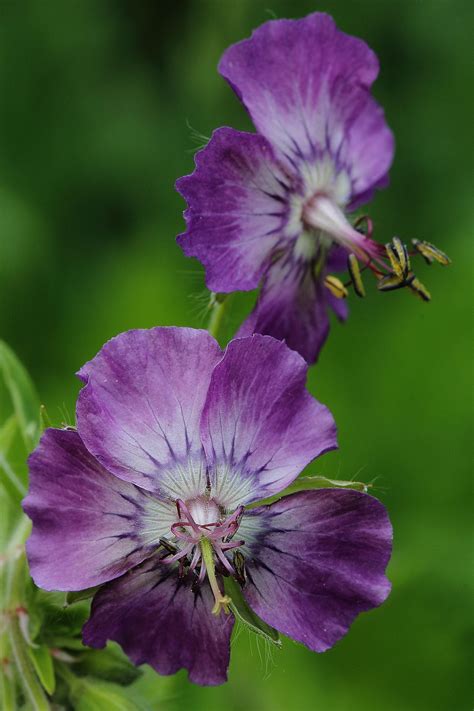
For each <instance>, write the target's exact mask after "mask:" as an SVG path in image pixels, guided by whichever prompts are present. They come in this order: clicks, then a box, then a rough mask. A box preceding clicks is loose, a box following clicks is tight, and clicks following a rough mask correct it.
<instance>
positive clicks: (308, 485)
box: [248, 476, 372, 509]
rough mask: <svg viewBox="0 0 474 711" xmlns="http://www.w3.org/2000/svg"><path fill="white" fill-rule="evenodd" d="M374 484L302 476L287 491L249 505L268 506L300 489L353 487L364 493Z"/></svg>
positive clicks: (250, 507) (253, 506) (254, 506)
mask: <svg viewBox="0 0 474 711" xmlns="http://www.w3.org/2000/svg"><path fill="white" fill-rule="evenodd" d="M371 486H372V484H366V483H365V482H363V481H344V480H343V479H328V478H327V477H325V476H300V477H298V479H296V480H295V481H294V482H293V484H290V486H288V487H287V488H286V489H285V491H281V492H280V493H279V494H275V495H274V496H269V497H268V498H267V499H263V500H262V501H257V502H255V503H254V504H250V506H248V508H249V509H254V508H256V507H257V506H266V505H268V504H272V503H274V502H275V501H278V500H279V499H281V498H282V497H283V496H289V495H290V494H297V493H298V492H299V491H311V490H313V489H331V488H332V489H334V488H336V489H353V490H354V491H362V492H363V493H364V494H366V493H367V491H368V490H369V489H370V488H371Z"/></svg>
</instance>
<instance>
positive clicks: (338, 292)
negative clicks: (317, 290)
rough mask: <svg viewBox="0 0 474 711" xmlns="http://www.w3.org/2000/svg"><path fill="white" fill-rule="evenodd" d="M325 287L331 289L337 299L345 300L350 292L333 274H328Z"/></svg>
mask: <svg viewBox="0 0 474 711" xmlns="http://www.w3.org/2000/svg"><path fill="white" fill-rule="evenodd" d="M324 286H325V287H327V288H328V289H329V291H330V292H331V294H332V295H333V296H335V297H336V299H345V298H346V296H347V294H348V291H347V289H346V287H345V286H344V284H343V283H342V281H340V279H338V278H337V277H335V276H333V275H332V274H328V276H327V277H325V279H324Z"/></svg>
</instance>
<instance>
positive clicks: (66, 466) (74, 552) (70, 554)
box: [23, 429, 176, 590]
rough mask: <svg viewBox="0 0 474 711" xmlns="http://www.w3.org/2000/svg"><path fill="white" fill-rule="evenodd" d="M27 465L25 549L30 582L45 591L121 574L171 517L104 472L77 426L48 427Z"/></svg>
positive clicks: (142, 554) (166, 509)
mask: <svg viewBox="0 0 474 711" xmlns="http://www.w3.org/2000/svg"><path fill="white" fill-rule="evenodd" d="M29 467H30V487H29V492H28V495H27V497H26V498H25V500H24V502H23V508H24V510H25V512H26V513H27V514H28V516H29V517H30V518H31V520H32V521H33V531H32V533H31V536H30V538H29V539H28V542H27V546H26V548H27V554H28V561H29V564H30V570H31V575H32V577H33V580H34V581H35V583H36V584H37V585H39V587H41V588H45V589H46V590H83V589H84V588H88V587H92V586H94V585H98V584H100V583H103V582H105V581H107V580H112V578H116V577H117V576H119V575H122V574H123V573H125V572H126V571H127V570H129V569H130V568H131V567H133V566H134V565H136V564H137V563H139V562H141V561H142V560H144V558H146V557H147V556H148V555H150V554H151V552H152V551H153V550H154V549H156V547H157V545H158V539H159V538H160V536H162V535H164V534H165V533H166V532H168V531H169V529H170V525H171V523H172V522H173V521H174V520H176V513H175V511H174V510H172V509H171V507H170V506H169V505H168V504H165V503H162V502H160V501H158V500H156V499H153V498H152V497H150V495H149V494H147V493H146V492H144V491H141V490H140V489H138V488H137V487H136V486H134V485H133V484H127V483H125V482H123V481H121V480H120V479H118V478H117V477H115V476H114V475H113V474H110V473H109V472H108V471H106V470H105V469H104V468H103V467H102V466H101V465H100V464H99V462H97V460H96V459H94V457H92V455H91V454H89V452H88V451H87V450H86V448H85V447H84V445H83V443H82V441H81V438H80V437H79V435H78V434H77V432H73V431H67V430H55V429H49V430H46V432H45V433H44V435H43V437H42V438H41V442H40V444H39V445H38V447H37V448H36V450H35V451H34V452H33V454H32V455H31V456H30V459H29Z"/></svg>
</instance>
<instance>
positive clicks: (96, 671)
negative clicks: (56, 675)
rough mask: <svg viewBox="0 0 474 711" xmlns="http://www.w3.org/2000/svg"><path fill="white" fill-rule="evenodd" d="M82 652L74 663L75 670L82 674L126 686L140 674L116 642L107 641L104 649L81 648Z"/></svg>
mask: <svg viewBox="0 0 474 711" xmlns="http://www.w3.org/2000/svg"><path fill="white" fill-rule="evenodd" d="M83 652H84V653H83V654H82V655H81V656H80V658H79V661H78V662H77V664H75V665H74V666H75V671H77V673H78V674H80V675H84V676H93V677H98V678H99V679H104V680H105V681H113V682H114V683H116V684H120V685H121V686H128V685H129V684H131V683H132V682H133V681H135V679H138V677H139V676H140V675H141V671H140V670H139V669H137V667H136V666H134V665H133V664H132V663H131V662H130V660H129V659H128V657H126V656H125V654H124V653H123V652H122V650H121V649H120V647H119V646H118V645H116V644H113V643H109V644H108V645H107V647H106V648H105V649H88V648H87V647H86V648H83Z"/></svg>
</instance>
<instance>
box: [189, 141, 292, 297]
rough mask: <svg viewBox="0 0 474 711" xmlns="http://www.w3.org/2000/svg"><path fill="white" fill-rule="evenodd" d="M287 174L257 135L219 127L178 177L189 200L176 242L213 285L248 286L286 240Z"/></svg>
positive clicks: (229, 288) (222, 288)
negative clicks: (197, 262)
mask: <svg viewBox="0 0 474 711" xmlns="http://www.w3.org/2000/svg"><path fill="white" fill-rule="evenodd" d="M288 183H289V178H288V176H287V175H286V174H285V173H284V172H283V171H282V169H281V167H280V166H279V165H278V163H277V162H276V160H275V158H274V156H273V151H272V149H271V147H270V145H269V143H268V142H267V141H266V140H265V138H263V137H262V136H258V135H256V134H251V133H243V132H241V131H234V130H233V129H232V128H220V129H218V130H217V131H214V133H213V135H212V138H211V140H210V141H209V143H208V145H207V146H206V147H205V148H203V149H202V150H201V151H199V153H198V154H197V155H196V169H195V171H194V173H192V175H188V176H186V177H184V178H181V179H180V180H178V181H177V183H176V187H177V189H178V191H179V192H180V193H181V195H182V196H183V197H184V198H185V200H186V201H187V203H188V209H187V210H186V212H185V218H186V223H187V230H186V232H185V233H183V234H182V235H180V236H179V237H178V243H179V245H180V246H181V248H182V249H183V251H184V253H185V254H186V255H187V256H188V257H197V259H199V260H200V261H201V262H202V263H203V264H204V266H205V267H206V281H207V286H208V287H209V289H211V290H212V291H221V292H229V291H234V290H236V289H240V290H249V289H254V288H255V287H256V286H258V282H259V280H260V278H261V276H262V274H263V273H264V271H265V268H266V265H267V264H268V263H269V260H270V257H271V255H272V252H273V251H274V250H275V249H276V248H277V246H278V245H279V244H281V243H283V242H285V241H286V239H287V238H285V236H284V230H285V225H286V219H287V215H288V205H287V200H286V197H287V192H288V187H289V185H288Z"/></svg>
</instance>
